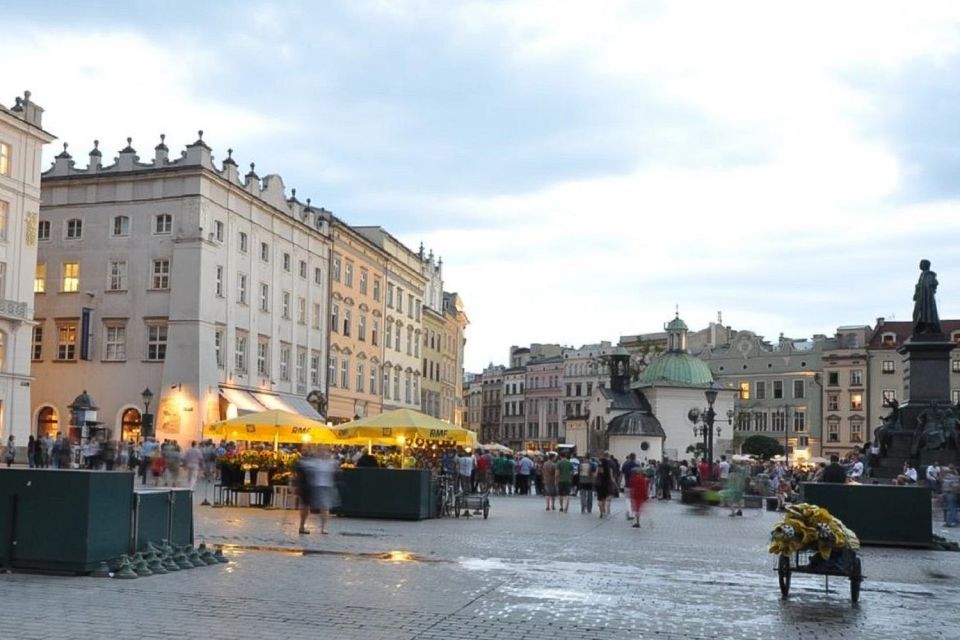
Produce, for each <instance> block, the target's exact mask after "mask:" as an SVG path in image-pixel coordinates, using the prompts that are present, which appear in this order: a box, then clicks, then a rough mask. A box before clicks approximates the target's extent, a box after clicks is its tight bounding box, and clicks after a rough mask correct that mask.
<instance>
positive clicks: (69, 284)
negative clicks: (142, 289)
mask: <svg viewBox="0 0 960 640" xmlns="http://www.w3.org/2000/svg"><path fill="white" fill-rule="evenodd" d="M128 275H129V269H128V266H127V261H126V260H110V261H109V262H108V263H107V291H126V290H127V289H128V286H129V283H128ZM147 288H148V289H169V288H170V259H169V258H154V259H153V260H151V262H150V281H149V286H148V287H147ZM79 290H80V263H79V262H64V263H63V264H62V265H60V292H61V293H76V292H77V291H79ZM46 291H47V265H46V263H45V262H40V263H37V267H36V270H35V271H34V276H33V292H34V293H45V292H46Z"/></svg>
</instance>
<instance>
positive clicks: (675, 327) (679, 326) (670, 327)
mask: <svg viewBox="0 0 960 640" xmlns="http://www.w3.org/2000/svg"><path fill="white" fill-rule="evenodd" d="M664 329H666V330H667V331H671V332H673V331H689V329H687V323H686V322H684V321H683V320H681V319H680V316H679V315H677V317H676V318H674V319H673V320H671V321H670V322H669V323H667V326H666V327H664Z"/></svg>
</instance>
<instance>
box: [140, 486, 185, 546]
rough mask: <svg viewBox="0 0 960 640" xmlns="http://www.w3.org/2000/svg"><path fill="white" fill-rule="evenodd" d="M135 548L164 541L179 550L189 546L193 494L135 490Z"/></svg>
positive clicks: (171, 490) (160, 490)
mask: <svg viewBox="0 0 960 640" xmlns="http://www.w3.org/2000/svg"><path fill="white" fill-rule="evenodd" d="M134 503H135V505H136V510H137V518H136V522H137V539H136V548H137V550H138V551H143V550H144V549H146V547H147V543H148V542H153V543H155V544H159V543H160V541H161V540H168V541H169V542H170V543H171V544H175V545H179V546H183V545H187V544H193V492H192V491H190V490H189V489H138V490H137V492H136V498H135V500H134Z"/></svg>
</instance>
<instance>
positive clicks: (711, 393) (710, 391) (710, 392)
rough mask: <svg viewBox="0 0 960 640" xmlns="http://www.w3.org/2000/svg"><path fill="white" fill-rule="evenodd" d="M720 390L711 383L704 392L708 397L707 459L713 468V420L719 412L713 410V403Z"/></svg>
mask: <svg viewBox="0 0 960 640" xmlns="http://www.w3.org/2000/svg"><path fill="white" fill-rule="evenodd" d="M718 392H719V390H718V389H717V388H716V387H715V386H713V384H711V385H710V386H709V387H708V388H707V390H706V391H704V393H703V394H704V395H705V396H706V397H707V411H706V413H705V414H704V416H703V423H704V427H705V428H706V430H707V460H709V464H710V467H711V468H713V421H714V419H716V417H717V413H716V412H715V411H714V410H713V403H714V402H716V400H717V393H718Z"/></svg>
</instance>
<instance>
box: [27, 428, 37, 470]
mask: <svg viewBox="0 0 960 640" xmlns="http://www.w3.org/2000/svg"><path fill="white" fill-rule="evenodd" d="M36 454H37V439H36V438H34V437H33V436H32V435H31V436H30V438H29V439H28V440H27V466H28V467H30V468H31V469H33V468H34V467H35V466H36Z"/></svg>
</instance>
